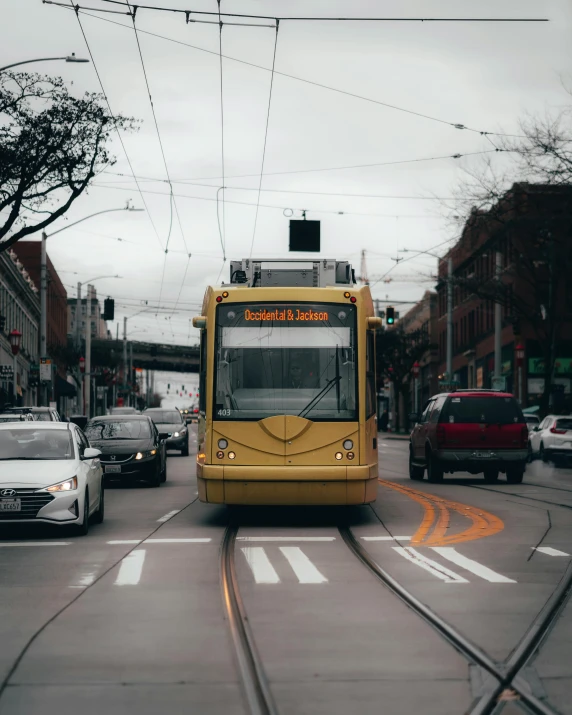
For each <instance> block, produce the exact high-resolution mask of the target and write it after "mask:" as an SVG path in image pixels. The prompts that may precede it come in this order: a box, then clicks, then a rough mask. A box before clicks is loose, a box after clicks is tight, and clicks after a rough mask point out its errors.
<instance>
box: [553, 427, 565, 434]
mask: <svg viewBox="0 0 572 715" xmlns="http://www.w3.org/2000/svg"><path fill="white" fill-rule="evenodd" d="M550 431H551V432H552V434H566V430H565V429H556V427H551V428H550Z"/></svg>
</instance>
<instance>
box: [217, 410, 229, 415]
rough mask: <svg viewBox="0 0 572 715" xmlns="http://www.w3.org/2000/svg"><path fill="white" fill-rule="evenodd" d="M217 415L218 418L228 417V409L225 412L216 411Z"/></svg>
mask: <svg viewBox="0 0 572 715" xmlns="http://www.w3.org/2000/svg"><path fill="white" fill-rule="evenodd" d="M217 415H218V416H219V417H230V410H229V409H226V410H217Z"/></svg>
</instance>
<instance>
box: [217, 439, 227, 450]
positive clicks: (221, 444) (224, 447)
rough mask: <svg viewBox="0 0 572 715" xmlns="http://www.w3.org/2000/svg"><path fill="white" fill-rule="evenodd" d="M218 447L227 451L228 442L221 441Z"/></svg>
mask: <svg viewBox="0 0 572 715" xmlns="http://www.w3.org/2000/svg"><path fill="white" fill-rule="evenodd" d="M218 447H219V449H226V448H227V447H228V442H227V441H226V439H219V441H218Z"/></svg>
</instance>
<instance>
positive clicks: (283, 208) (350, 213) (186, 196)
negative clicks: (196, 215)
mask: <svg viewBox="0 0 572 715" xmlns="http://www.w3.org/2000/svg"><path fill="white" fill-rule="evenodd" d="M91 186H92V188H97V189H108V190H111V191H130V189H128V188H127V187H123V186H107V185H105V184H92V185H91ZM142 191H143V192H144V193H146V194H155V195H157V196H169V194H166V193H164V192H163V191H151V190H149V189H142ZM175 196H177V198H183V199H192V200H194V201H215V202H216V198H211V197H209V196H190V195H189V194H175ZM226 202H227V204H236V205H238V206H256V204H255V203H252V202H251V201H236V200H234V199H227V200H226ZM260 208H266V209H280V210H281V211H300V212H302V213H303V212H304V211H306V212H307V213H320V214H330V215H337V216H373V217H377V218H392V219H394V218H395V214H380V213H368V212H366V211H337V210H328V209H308V208H295V209H292V208H291V207H290V206H277V205H276V204H260ZM402 218H403V216H402ZM414 218H432V217H431V216H415V217H414Z"/></svg>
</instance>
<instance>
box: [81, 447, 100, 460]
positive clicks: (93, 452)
mask: <svg viewBox="0 0 572 715" xmlns="http://www.w3.org/2000/svg"><path fill="white" fill-rule="evenodd" d="M100 454H101V450H100V449H95V447H86V449H84V451H83V457H82V459H95V458H96V457H99V455H100Z"/></svg>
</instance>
